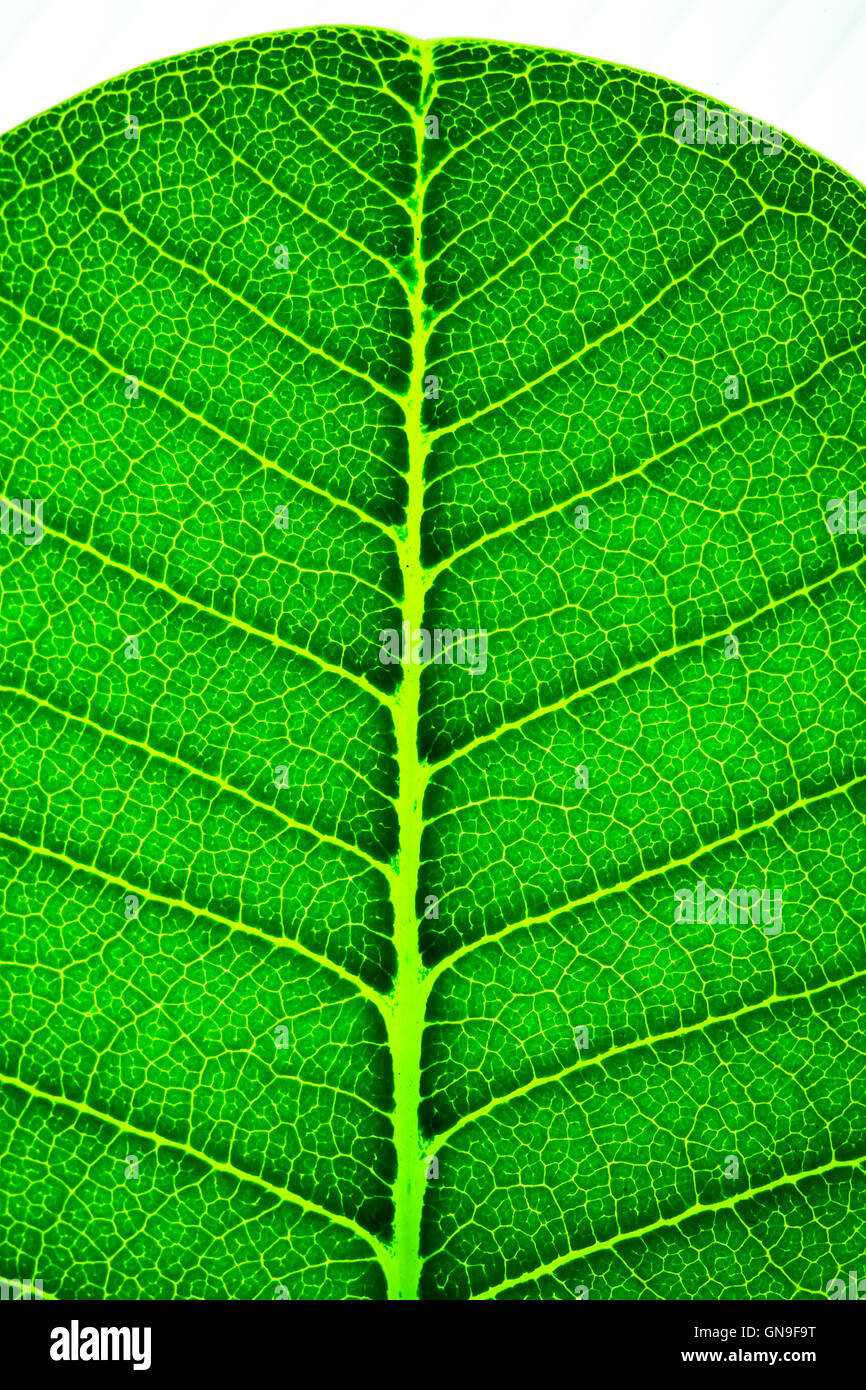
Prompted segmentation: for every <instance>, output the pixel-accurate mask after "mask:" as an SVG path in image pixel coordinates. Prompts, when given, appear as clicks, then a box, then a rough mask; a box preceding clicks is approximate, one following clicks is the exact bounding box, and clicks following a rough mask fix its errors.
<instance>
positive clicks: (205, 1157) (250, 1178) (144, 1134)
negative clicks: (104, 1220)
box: [0, 1075, 385, 1255]
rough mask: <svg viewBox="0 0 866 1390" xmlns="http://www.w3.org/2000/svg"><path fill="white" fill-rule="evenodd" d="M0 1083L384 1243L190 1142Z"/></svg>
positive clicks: (24, 1086) (26, 1085) (13, 1081)
mask: <svg viewBox="0 0 866 1390" xmlns="http://www.w3.org/2000/svg"><path fill="white" fill-rule="evenodd" d="M0 1083H2V1084H3V1085H4V1086H13V1087H15V1088H16V1089H18V1090H20V1091H24V1092H25V1094H26V1095H29V1096H30V1097H32V1099H34V1100H40V1101H47V1102H48V1103H49V1104H51V1105H65V1106H68V1107H69V1109H71V1110H76V1111H78V1113H79V1114H80V1115H87V1116H88V1117H89V1118H90V1119H93V1120H98V1121H99V1122H100V1123H102V1124H108V1125H113V1126H114V1128H115V1129H119V1130H122V1131H123V1133H124V1134H134V1135H135V1136H136V1138H138V1139H144V1140H146V1141H147V1142H148V1143H151V1144H153V1145H154V1146H155V1147H157V1148H159V1147H165V1148H169V1149H176V1150H178V1151H179V1152H180V1153H183V1154H186V1155H187V1156H188V1157H189V1158H193V1159H197V1160H198V1161H199V1162H200V1163H204V1164H207V1166H208V1167H209V1168H212V1169H213V1170H214V1171H215V1172H219V1173H228V1174H229V1175H230V1176H231V1177H233V1178H236V1179H237V1181H238V1182H245V1183H255V1184H256V1186H257V1187H261V1188H263V1189H264V1190H265V1191H266V1192H269V1193H270V1194H271V1195H272V1196H274V1197H278V1198H279V1199H280V1200H281V1201H284V1202H291V1203H292V1204H293V1205H294V1206H297V1207H300V1208H301V1209H302V1210H303V1211H305V1212H306V1213H307V1214H308V1215H310V1216H318V1217H320V1218H322V1219H323V1220H325V1221H328V1222H330V1223H332V1224H333V1225H337V1226H343V1227H345V1228H346V1229H347V1230H349V1231H351V1232H352V1233H353V1235H356V1236H360V1237H361V1239H362V1240H365V1241H366V1242H367V1244H368V1245H369V1246H370V1247H371V1249H372V1250H373V1251H374V1252H376V1254H377V1255H378V1253H379V1252H380V1251H382V1250H384V1248H385V1247H384V1246H383V1244H382V1242H381V1241H380V1240H378V1239H377V1237H376V1236H374V1235H372V1234H371V1232H370V1231H366V1230H365V1229H364V1227H363V1226H360V1225H359V1224H358V1222H357V1221H353V1220H352V1218H351V1217H350V1216H343V1214H342V1213H341V1212H335V1211H330V1210H329V1209H328V1208H327V1207H322V1206H320V1205H319V1204H318V1202H311V1201H310V1200H309V1199H308V1198H306V1197H301V1196H299V1195H298V1193H296V1192H292V1191H291V1190H290V1189H289V1188H288V1187H279V1186H277V1184H276V1183H272V1182H269V1181H268V1179H267V1178H263V1177H261V1176H260V1175H259V1174H257V1173H249V1172H247V1171H246V1170H245V1169H243V1168H239V1167H238V1166H237V1164H235V1163H230V1162H225V1161H222V1160H220V1159H216V1158H211V1157H210V1155H209V1154H206V1153H205V1152H204V1151H203V1150H202V1149H195V1148H193V1147H192V1145H190V1144H184V1143H183V1142H182V1141H181V1140H179V1139H168V1138H166V1136H165V1135H162V1134H158V1133H157V1131H156V1130H151V1129H141V1128H140V1127H139V1126H138V1125H133V1124H130V1123H129V1121H128V1120H121V1119H118V1118H117V1117H116V1116H115V1115H109V1114H107V1113H106V1112H105V1111H102V1110H96V1109H95V1108H94V1107H93V1106H92V1105H88V1103H87V1102H86V1101H83V1100H72V1099H71V1098H70V1097H69V1096H64V1095H61V1094H56V1093H54V1092H52V1091H45V1090H42V1089H41V1088H40V1087H38V1086H33V1085H31V1084H30V1082H28V1081H22V1080H21V1079H20V1078H19V1077H17V1076H6V1075H0Z"/></svg>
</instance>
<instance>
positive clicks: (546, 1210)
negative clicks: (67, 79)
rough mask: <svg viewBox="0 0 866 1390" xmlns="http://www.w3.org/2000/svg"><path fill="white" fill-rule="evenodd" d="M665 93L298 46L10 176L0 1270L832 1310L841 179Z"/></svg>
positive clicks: (857, 452)
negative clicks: (775, 1302) (795, 1303)
mask: <svg viewBox="0 0 866 1390" xmlns="http://www.w3.org/2000/svg"><path fill="white" fill-rule="evenodd" d="M712 107H713V103H712V102H710V100H709V98H703V97H701V95H700V94H699V93H694V92H691V91H689V89H687V88H684V87H681V86H676V85H674V84H673V83H671V82H668V81H667V80H665V79H663V78H660V77H654V76H650V75H647V74H644V73H640V72H636V71H633V70H629V69H625V68H620V67H617V66H614V65H612V64H609V63H599V62H595V61H592V60H589V59H586V58H579V57H574V56H571V55H569V54H565V53H560V52H553V51H544V50H541V49H531V48H520V47H513V46H509V45H507V44H501V43H483V42H480V41H474V40H449V41H443V42H417V41H415V40H413V39H409V38H404V37H401V36H399V35H396V34H390V33H385V32H379V31H375V30H350V29H330V30H310V31H298V32H296V33H289V34H277V35H271V36H267V37H263V38H257V39H250V40H245V41H240V42H237V43H232V44H227V45H224V46H222V47H218V48H214V49H211V50H205V51H201V52H197V53H193V54H189V55H186V56H184V57H181V58H175V59H170V60H167V61H164V62H160V63H157V64H154V65H152V66H149V67H146V68H142V69H139V70H137V71H135V72H133V73H131V74H128V75H127V76H125V77H121V78H117V79H115V80H112V81H109V82H107V83H106V84H105V85H104V86H102V87H100V88H98V89H96V90H94V91H91V92H88V93H86V94H84V95H83V96H80V97H77V98H75V99H73V100H70V101H68V102H66V103H65V104H64V105H63V106H61V107H58V108H56V109H55V110H53V111H50V112H48V113H47V114H44V115H41V116H38V117H36V118H34V119H33V120H31V121H29V122H28V123H27V124H25V125H23V126H21V127H19V128H18V129H16V130H14V131H12V132H11V133H10V134H8V135H5V136H3V137H2V139H0V218H2V221H0V456H2V483H0V490H2V498H3V502H2V534H0V632H2V643H0V654H2V655H0V742H2V759H0V936H2V943H0V961H2V964H0V1023H2V1026H0V1054H2V1055H0V1217H2V1219H0V1276H3V1277H5V1278H7V1279H16V1280H23V1279H27V1278H38V1279H40V1280H41V1281H42V1285H43V1288H44V1291H45V1295H46V1296H50V1297H56V1298H64V1299H91V1300H101V1299H136V1298H145V1299H217V1300H218V1299H273V1298H275V1297H276V1298H279V1297H287V1298H291V1299H334V1300H336V1299H377V1300H381V1299H395V1300H396V1299H423V1300H436V1299H439V1300H442V1299H447V1300H470V1299H478V1300H484V1299H533V1300H550V1299H553V1300H556V1299H566V1300H572V1299H575V1298H578V1299H580V1298H585V1297H586V1298H589V1299H592V1300H605V1299H608V1300H617V1299H734V1298H752V1299H807V1300H808V1299H823V1298H826V1297H827V1292H826V1290H827V1288H828V1284H829V1283H830V1281H833V1280H834V1279H836V1278H837V1277H840V1276H841V1277H842V1278H845V1277H847V1275H846V1271H848V1270H849V1269H852V1268H860V1267H862V1262H863V1249H864V1240H866V1172H864V1162H866V1088H864V1070H866V1057H864V1053H866V1042H864V1030H863V1017H864V1012H866V1005H864V1001H866V991H864V981H866V949H864V923H866V853H864V847H866V838H864V815H866V718H864V714H866V705H864V673H866V655H864V647H866V633H864V627H866V606H864V573H866V569H864V563H866V552H864V539H866V536H864V532H866V501H863V503H862V508H861V500H862V499H861V494H860V493H859V492H858V488H860V487H861V486H862V485H863V483H864V477H863V460H864V457H866V452H864V450H866V392H864V375H866V373H864V362H866V356H864V354H866V313H864V309H866V195H864V191H863V189H862V187H861V186H860V185H859V184H858V183H857V182H856V181H855V180H854V179H853V178H851V177H849V176H848V175H847V174H845V173H844V172H843V171H841V170H840V169H838V168H837V167H835V166H834V165H832V164H831V163H830V162H828V161H826V160H824V159H823V158H822V157H821V156H819V155H817V154H815V153H813V152H812V151H811V150H809V149H807V148H805V147H804V146H802V145H799V144H797V143H796V142H795V141H793V140H791V139H789V138H788V137H784V138H782V137H779V136H778V135H776V134H775V132H773V137H772V138H769V135H768V131H769V128H767V127H766V126H764V125H761V124H760V123H757V122H753V123H751V124H749V122H750V121H751V118H747V117H745V116H743V117H742V120H740V118H739V117H736V119H735V118H734V117H731V118H730V125H729V126H728V127H724V128H723V126H724V123H722V124H719V122H718V121H716V123H715V125H713V111H712V109H711V108H712ZM724 109H725V110H726V111H727V108H724ZM684 112H687V113H689V119H691V113H692V112H694V113H695V114H694V121H695V124H686V117H685V116H684V115H683V113H684ZM766 114H769V113H766ZM677 121H679V129H678V128H677ZM702 122H703V123H705V127H706V130H709V129H713V130H714V135H715V138H709V137H708V136H706V135H705V127H704V125H702V124H701V123H702ZM725 129H727V130H732V131H733V136H734V138H730V136H728V137H725V135H724V131H725ZM695 131H697V132H698V134H697V135H695ZM755 131H757V132H758V134H757V135H754V134H753V133H752V132H755ZM741 132H742V133H741ZM864 496H866V494H864ZM858 1260H859V1262H860V1263H859V1265H858V1264H857V1261H858Z"/></svg>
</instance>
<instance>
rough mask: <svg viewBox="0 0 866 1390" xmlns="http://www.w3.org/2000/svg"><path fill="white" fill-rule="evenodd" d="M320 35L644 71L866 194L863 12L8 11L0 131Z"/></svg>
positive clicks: (705, 0)
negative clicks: (106, 92) (745, 121)
mask: <svg viewBox="0 0 866 1390" xmlns="http://www.w3.org/2000/svg"><path fill="white" fill-rule="evenodd" d="M316 24H352V25H366V26H370V25H373V26H377V27H381V28H385V29H397V30H399V31H400V32H401V33H404V34H414V35H416V36H417V37H419V38H457V37H460V38H484V39H505V40H509V41H511V42H519V43H532V44H539V45H543V46H549V47H551V48H563V49H566V50H568V51H570V52H573V53H580V54H584V55H587V56H589V57H593V58H606V59H610V60H612V61H615V62H621V63H626V64H628V65H629V66H631V67H637V68H644V69H645V70H647V71H649V72H656V73H660V74H661V75H662V76H664V77H669V78H671V79H673V80H674V81H676V82H679V83H681V84H682V85H684V86H688V87H692V88H695V89H697V90H698V91H704V92H707V93H709V94H710V95H712V96H715V97H718V98H719V100H720V101H721V102H723V103H724V104H725V105H730V106H735V107H738V108H739V109H740V110H742V111H747V112H748V113H749V114H750V115H756V116H760V117H762V118H763V119H764V120H766V121H769V122H770V123H771V124H772V125H776V126H778V127H779V128H780V129H781V130H783V131H784V132H786V133H787V134H788V135H793V136H794V137H795V138H796V139H798V140H801V141H803V142H804V143H805V144H807V145H811V146H812V148H813V149H816V150H818V151H819V152H820V153H821V154H824V155H827V156H828V157H829V158H830V159H833V160H835V161H836V162H837V163H838V164H841V165H842V166H843V168H845V169H847V170H848V171H849V172H850V173H852V174H854V175H856V177H857V178H859V179H860V180H861V182H864V183H866V0H826V3H824V4H820V3H809V0H4V3H3V6H2V12H0V131H5V130H8V129H10V128H11V127H12V126H15V125H18V124H19V122H21V121H25V120H27V119H28V117H30V116H34V115H36V113H37V112H39V111H44V110H46V109H47V108H48V107H50V106H54V105H56V104H57V103H58V102H60V101H63V100H64V99H65V98H66V97H70V96H75V95H77V94H78V93H79V92H82V91H85V90H86V89H87V88H88V87H92V86H95V85H96V84H97V83H99V82H103V81H105V80H106V79H107V78H109V77H116V76H117V75H118V74H120V73H123V72H127V71H128V70H129V69H130V68H133V67H138V66H140V65H141V64H142V63H148V62H151V61H153V60H155V59H159V58H168V57H171V56H172V55H173V54H176V53H184V52H188V51H189V50H190V49H194V48H202V47H204V46H205V45H208V44H212V43H220V42H223V41H225V40H228V39H237V38H243V37H246V36H247V35H249V34H260V33H269V32H271V31H273V30H276V29H296V28H302V27H305V26H309V25H316Z"/></svg>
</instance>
